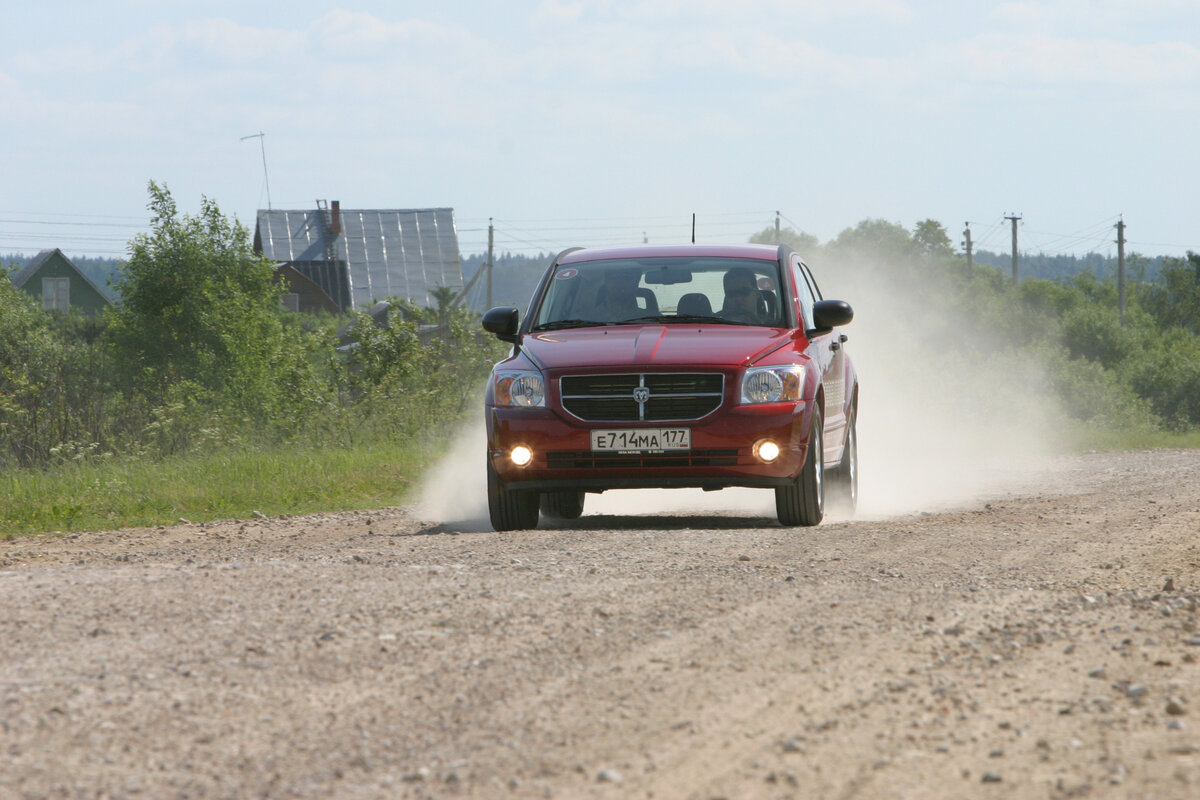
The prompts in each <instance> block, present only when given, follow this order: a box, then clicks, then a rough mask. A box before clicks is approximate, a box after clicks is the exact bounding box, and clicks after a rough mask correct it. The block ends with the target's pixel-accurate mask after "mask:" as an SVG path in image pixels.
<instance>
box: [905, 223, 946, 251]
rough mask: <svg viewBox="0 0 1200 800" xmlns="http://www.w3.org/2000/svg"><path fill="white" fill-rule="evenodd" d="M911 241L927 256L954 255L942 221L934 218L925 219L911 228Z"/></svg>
mask: <svg viewBox="0 0 1200 800" xmlns="http://www.w3.org/2000/svg"><path fill="white" fill-rule="evenodd" d="M912 240H913V243H914V244H915V245H916V246H917V247H918V248H919V249H920V250H921V252H923V253H925V255H928V256H935V257H939V258H945V257H948V256H952V255H954V245H953V244H952V243H951V242H950V237H949V235H947V234H946V228H945V227H944V226H943V225H942V223H940V222H938V221H937V220H934V219H925V220H921V221H920V222H918V223H917V226H916V227H915V228H913V235H912Z"/></svg>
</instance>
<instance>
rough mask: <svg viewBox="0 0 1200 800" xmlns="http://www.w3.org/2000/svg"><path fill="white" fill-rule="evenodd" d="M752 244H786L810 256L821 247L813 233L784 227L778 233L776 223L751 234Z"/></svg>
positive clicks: (803, 254) (801, 253)
mask: <svg viewBox="0 0 1200 800" xmlns="http://www.w3.org/2000/svg"><path fill="white" fill-rule="evenodd" d="M750 244H786V245H787V246H789V247H791V248H792V249H793V250H795V251H796V252H797V253H799V254H800V255H802V256H810V255H811V254H813V253H815V252H816V251H817V250H819V249H820V247H821V242H820V241H819V240H818V239H817V237H815V236H813V235H812V234H811V233H804V232H803V231H797V230H794V229H792V228H782V229H780V230H779V231H778V233H776V231H775V226H774V225H771V226H769V227H766V228H763V229H762V230H761V231H759V232H758V233H756V234H754V235H753V236H751V237H750Z"/></svg>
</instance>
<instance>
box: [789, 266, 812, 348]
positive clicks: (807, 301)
mask: <svg viewBox="0 0 1200 800" xmlns="http://www.w3.org/2000/svg"><path fill="white" fill-rule="evenodd" d="M805 272H807V270H805V269H804V268H803V264H802V263H801V262H800V261H792V279H793V280H795V281H796V291H797V292H799V298H800V313H801V314H802V315H803V316H804V322H803V325H804V329H805V330H806V331H807V330H812V327H813V303H815V302H816V298H815V296H814V295H813V287H812V285H811V284H810V283H809V282H808V278H807V276H805V274H804V273H805Z"/></svg>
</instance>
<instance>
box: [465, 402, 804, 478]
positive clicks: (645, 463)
mask: <svg viewBox="0 0 1200 800" xmlns="http://www.w3.org/2000/svg"><path fill="white" fill-rule="evenodd" d="M486 414H487V432H488V458H490V459H491V462H492V466H493V468H494V469H495V470H496V474H497V476H498V477H499V479H500V481H501V482H502V483H503V484H504V486H505V488H506V489H534V490H539V491H554V490H575V491H591V492H600V491H604V490H606V489H653V488H693V487H694V488H705V489H723V488H727V487H733V486H748V487H756V488H770V487H776V486H784V485H787V484H788V483H790V482H791V481H793V480H794V479H795V477H796V476H797V475H799V474H800V470H801V468H802V467H803V466H804V461H805V458H806V456H807V451H808V436H807V432H808V430H809V427H808V416H809V412H808V408H807V404H806V403H804V402H799V403H770V404H763V405H755V406H749V405H747V406H743V405H738V406H733V407H731V408H728V409H727V410H722V411H720V412H718V413H717V414H715V415H713V416H712V417H711V418H709V419H703V420H700V421H698V422H684V423H670V425H672V426H674V425H678V427H687V428H690V429H691V449H690V450H685V451H677V450H670V451H662V452H655V453H593V452H592V451H591V434H590V431H591V430H593V429H604V428H636V427H664V426H666V425H667V423H653V424H643V425H639V424H637V423H631V424H610V423H591V424H589V423H584V422H580V421H578V420H567V419H564V418H563V417H561V416H559V415H558V414H556V413H555V412H554V411H553V410H551V409H523V408H522V409H514V408H496V407H492V406H489V407H487V409H486ZM763 439H771V440H773V441H774V442H776V443H777V444H778V445H779V447H780V454H779V457H778V458H776V459H775V461H773V462H771V463H764V462H763V461H761V460H760V459H759V458H758V457H757V456H755V454H754V445H755V443H757V442H759V441H761V440H763ZM518 445H523V446H525V447H528V448H529V449H530V450H531V451H532V452H533V459H532V460H531V461H530V462H529V463H528V464H527V465H525V466H523V467H518V466H516V465H515V464H514V463H513V462H512V460H511V459H510V458H509V453H510V452H511V451H512V449H513V448H514V447H517V446H518Z"/></svg>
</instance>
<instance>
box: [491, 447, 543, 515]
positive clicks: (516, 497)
mask: <svg viewBox="0 0 1200 800" xmlns="http://www.w3.org/2000/svg"><path fill="white" fill-rule="evenodd" d="M487 494H488V516H490V517H491V519H492V527H493V528H494V529H495V530H497V531H516V530H527V529H529V528H536V527H537V524H538V499H539V497H538V493H537V492H532V491H526V490H520V489H505V488H504V484H503V483H501V481H500V476H499V475H497V474H496V468H495V467H493V466H492V459H491V456H488V460H487Z"/></svg>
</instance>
